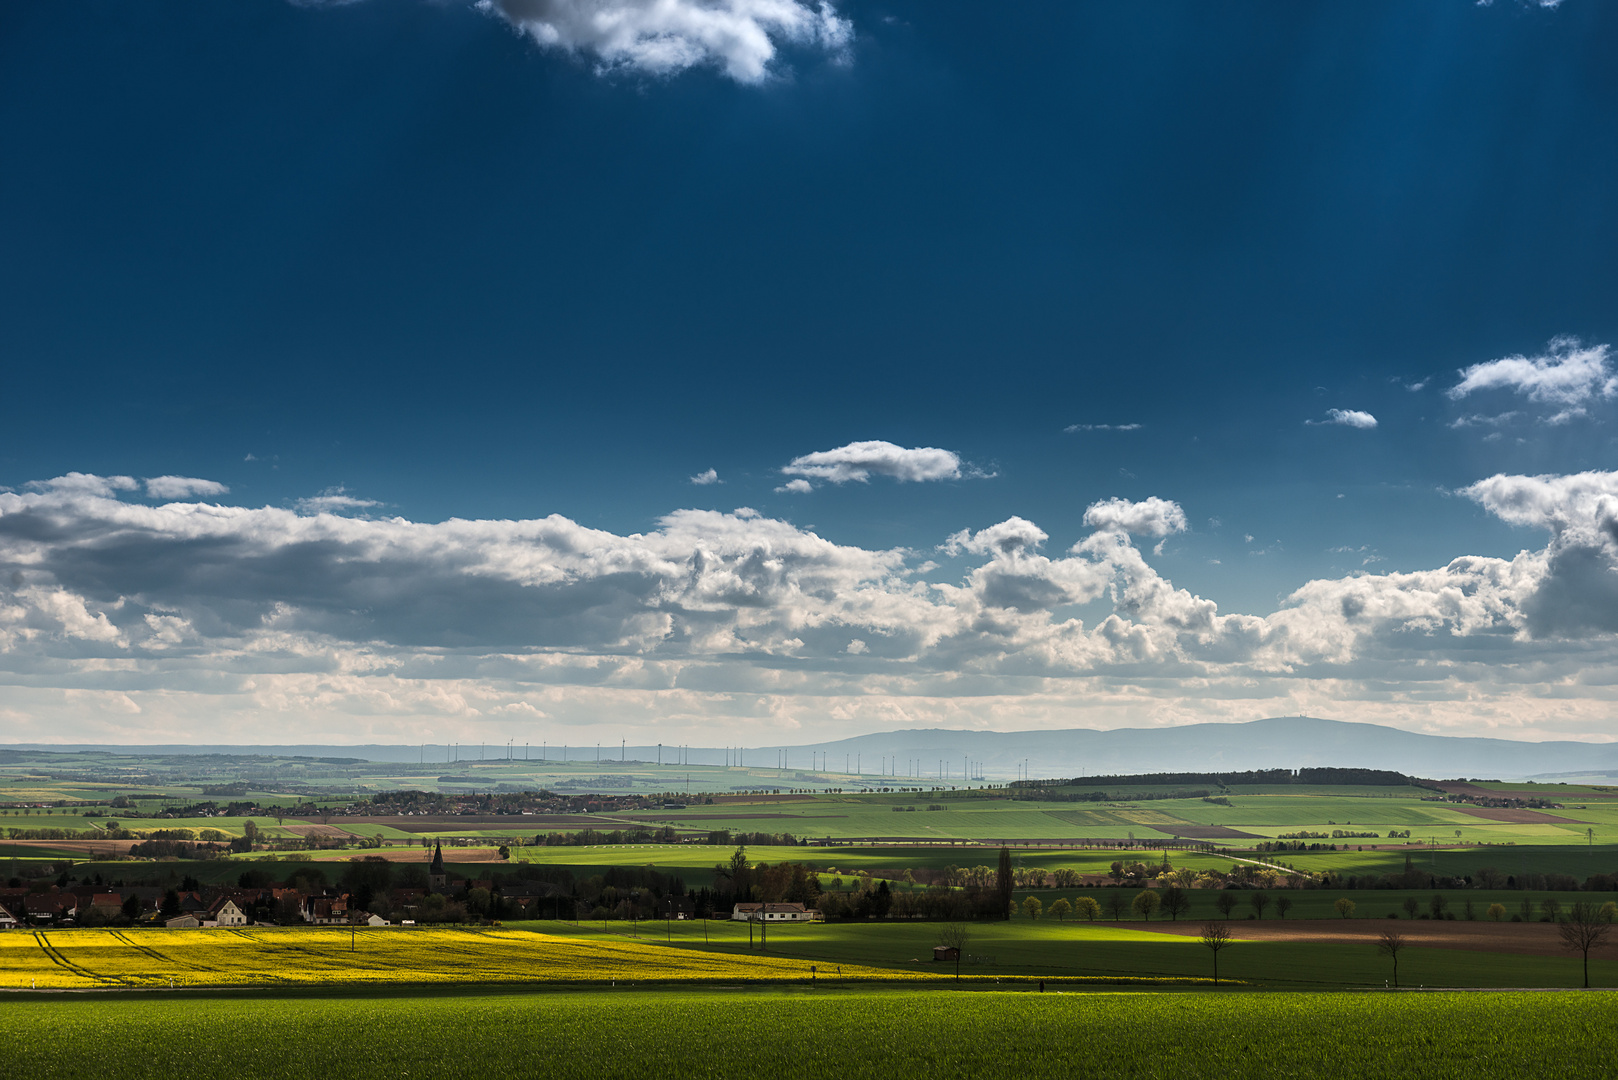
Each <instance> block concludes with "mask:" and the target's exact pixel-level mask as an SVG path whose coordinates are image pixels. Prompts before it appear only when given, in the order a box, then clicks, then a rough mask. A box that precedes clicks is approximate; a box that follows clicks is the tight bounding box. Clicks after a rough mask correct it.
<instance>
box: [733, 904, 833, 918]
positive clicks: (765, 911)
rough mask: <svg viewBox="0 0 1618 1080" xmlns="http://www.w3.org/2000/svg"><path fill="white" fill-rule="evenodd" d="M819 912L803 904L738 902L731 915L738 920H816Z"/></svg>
mask: <svg viewBox="0 0 1618 1080" xmlns="http://www.w3.org/2000/svg"><path fill="white" fill-rule="evenodd" d="M819 914H820V912H818V911H810V910H809V909H808V908H806V907H804V906H803V905H802V904H737V905H736V906H735V907H734V908H733V909H731V912H730V917H731V919H732V920H734V921H736V922H759V921H765V922H814V921H815V919H816V918H817V917H818V916H819Z"/></svg>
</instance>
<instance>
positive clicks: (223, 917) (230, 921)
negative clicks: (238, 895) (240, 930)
mask: <svg viewBox="0 0 1618 1080" xmlns="http://www.w3.org/2000/svg"><path fill="white" fill-rule="evenodd" d="M203 925H205V926H246V925H247V913H246V912H245V911H243V910H242V909H241V908H239V907H237V906H236V901H234V900H222V901H220V902H219V906H218V907H216V908H215V909H214V911H213V914H212V915H210V916H209V917H208V919H207V921H206V922H205V923H204V924H203Z"/></svg>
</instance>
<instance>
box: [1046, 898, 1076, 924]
mask: <svg viewBox="0 0 1618 1080" xmlns="http://www.w3.org/2000/svg"><path fill="white" fill-rule="evenodd" d="M1051 914H1052V915H1055V916H1056V921H1057V922H1066V921H1067V917H1068V916H1069V915H1071V914H1073V905H1072V904H1070V903H1068V902H1067V901H1066V900H1065V899H1063V900H1058V901H1056V903H1054V904H1052V905H1051Z"/></svg>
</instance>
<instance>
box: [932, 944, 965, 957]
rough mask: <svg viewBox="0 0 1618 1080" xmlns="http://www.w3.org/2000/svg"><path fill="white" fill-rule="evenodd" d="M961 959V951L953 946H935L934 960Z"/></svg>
mask: <svg viewBox="0 0 1618 1080" xmlns="http://www.w3.org/2000/svg"><path fill="white" fill-rule="evenodd" d="M960 958H961V950H959V949H957V948H956V947H955V946H953V945H934V946H933V959H934V960H959V959H960Z"/></svg>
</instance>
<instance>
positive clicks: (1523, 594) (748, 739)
mask: <svg viewBox="0 0 1618 1080" xmlns="http://www.w3.org/2000/svg"><path fill="white" fill-rule="evenodd" d="M586 7H589V8H590V10H591V11H594V12H595V14H596V15H599V16H602V17H601V18H590V17H586V16H585V15H583V14H580V13H581V12H584V11H585V10H586ZM1615 45H1618V8H1614V7H1613V6H1611V5H1603V4H1599V3H1596V2H1594V0H1562V2H1554V0H1536V2H1526V0H1495V2H1494V3H1473V2H1471V0H1465V2H1462V0H1453V2H1444V3H1435V4H1431V5H1421V6H1416V5H1409V4H1401V3H1397V2H1394V0H1382V2H1371V3H1363V4H1356V5H1314V4H1305V5H1290V6H1287V7H1284V8H1277V7H1276V6H1274V5H1265V4H1259V3H1235V4H1229V5H1221V6H1218V7H1209V6H1207V5H1202V4H1197V3H1193V2H1191V0H1169V2H1165V3H1162V4H1158V5H1154V6H1152V7H1150V8H1144V9H1143V8H1139V7H1132V6H1124V7H1119V6H1116V5H1113V6H1105V5H1063V4H1055V3H1037V4H1030V5H1022V6H1019V7H1017V8H1016V9H1014V10H995V11H992V12H990V11H984V10H982V9H980V8H968V7H965V6H957V5H938V4H920V3H902V2H901V3H852V2H851V3H839V4H836V5H827V4H814V3H808V2H805V0H774V2H771V3H758V2H756V0H663V2H661V3H655V4H654V3H651V2H650V0H596V2H595V3H594V4H593V6H590V5H586V6H580V5H554V4H545V3H518V2H515V0H488V2H485V3H481V4H473V3H470V2H459V0H438V2H429V0H419V2H417V0H404V2H397V3H384V2H382V0H359V2H352V3H344V2H337V0H330V2H319V0H298V2H289V0H241V2H239V3H234V4H228V5H219V4H208V3H204V2H202V0H180V2H175V3H168V4H163V5H151V4H138V3H137V4H130V3H115V2H113V0H89V2H87V3H84V4H79V5H71V6H65V5H61V4H54V3H50V2H48V0H20V2H17V3H14V4H11V5H8V6H7V8H6V10H5V11H4V13H3V14H0V50H3V51H4V55H5V56H6V58H7V59H6V62H5V63H4V64H0V146H3V147H4V149H5V159H6V161H7V163H8V164H7V167H6V168H5V169H4V170H0V237H3V238H4V241H3V243H0V363H3V365H4V366H3V370H4V373H5V378H6V385H7V387H8V394H7V399H8V405H9V408H8V409H7V410H6V423H5V425H4V428H3V429H0V742H17V743H102V742H109V743H168V742H202V743H210V744H212V743H221V744H224V743H239V744H265V743H275V744H287V743H306V742H307V743H315V744H330V745H353V744H357V743H367V742H374V743H400V744H414V743H422V742H437V743H443V742H449V741H457V740H458V741H463V742H472V741H478V740H488V741H490V742H494V743H503V742H504V741H505V740H507V739H509V738H516V739H518V740H525V739H527V740H532V741H534V742H536V743H537V742H538V741H539V740H540V739H542V738H547V737H549V738H550V739H551V740H552V741H555V742H564V741H571V742H585V741H595V739H596V738H597V734H596V732H598V731H600V732H602V733H603V734H604V735H605V734H606V733H610V738H611V739H612V741H614V742H616V741H617V740H618V739H619V738H620V737H623V738H627V739H628V741H629V742H630V743H631V744H636V743H640V744H655V743H657V742H665V743H669V744H680V743H693V744H704V745H725V744H741V745H766V746H769V745H783V744H796V743H812V742H820V741H831V740H836V739H841V738H845V737H849V736H854V735H859V734H862V733H865V732H871V731H890V730H904V729H914V728H959V729H973V730H1000V731H1021V730H1031V729H1067V728H1092V729H1112V728H1119V727H1147V728H1151V727H1173V726H1178V725H1185V724H1191V723H1199V722H1208V721H1217V722H1233V721H1246V720H1254V719H1259V718H1264V717H1271V716H1283V715H1286V716H1290V715H1298V714H1304V713H1308V714H1311V715H1315V716H1326V717H1332V718H1336V719H1340V720H1345V721H1363V722H1370V723H1378V724H1386V725H1390V726H1394V727H1398V728H1401V729H1404V730H1406V731H1412V732H1422V733H1431V734H1449V735H1466V736H1486V737H1492V738H1505V739H1517V740H1541V739H1557V740H1585V741H1592V742H1612V741H1615V739H1618V727H1615V725H1614V723H1613V717H1614V700H1615V698H1618V692H1615V689H1614V688H1615V686H1618V652H1615V646H1618V453H1615V451H1618V439H1615V434H1614V420H1615V419H1618V361H1615V357H1614V355H1613V344H1614V343H1618V309H1615V308H1614V305H1613V302H1612V297H1613V296H1614V295H1618V243H1615V242H1614V241H1615V240H1618V203H1615V201H1614V200H1613V198H1612V192H1613V191H1614V190H1618V110H1614V109H1613V108H1612V107H1611V105H1612V102H1613V101H1614V100H1618V68H1615V67H1614V65H1612V64H1611V62H1610V56H1611V53H1612V49H1613V47H1614V46H1615Z"/></svg>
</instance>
